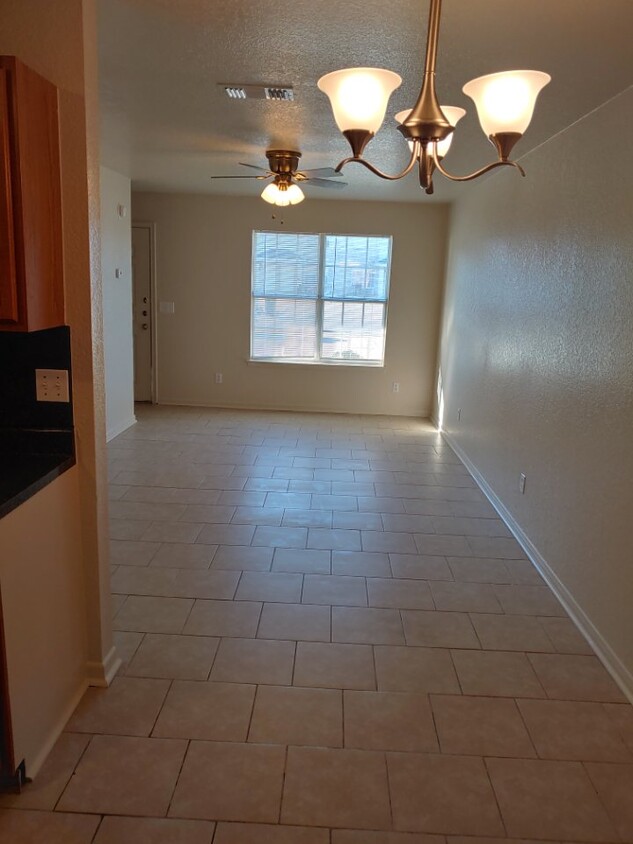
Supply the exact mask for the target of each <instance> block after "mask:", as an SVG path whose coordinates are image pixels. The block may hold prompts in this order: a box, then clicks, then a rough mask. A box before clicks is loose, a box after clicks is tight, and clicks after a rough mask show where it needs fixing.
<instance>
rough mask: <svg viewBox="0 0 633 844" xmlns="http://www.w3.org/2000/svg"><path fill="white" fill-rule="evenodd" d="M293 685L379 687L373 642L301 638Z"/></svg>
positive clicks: (331, 687)
mask: <svg viewBox="0 0 633 844" xmlns="http://www.w3.org/2000/svg"><path fill="white" fill-rule="evenodd" d="M293 685H295V686H310V687H312V688H324V689H375V688H376V675H375V671H374V658H373V654H372V649H371V647H370V646H369V645H339V644H321V643H320V642H298V644H297V656H296V659H295V672H294V679H293Z"/></svg>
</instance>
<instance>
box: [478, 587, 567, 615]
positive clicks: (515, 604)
mask: <svg viewBox="0 0 633 844" xmlns="http://www.w3.org/2000/svg"><path fill="white" fill-rule="evenodd" d="M494 591H495V594H496V596H497V598H498V599H499V603H500V604H501V606H502V607H503V611H504V612H505V613H510V614H513V615H535V616H538V615H543V616H548V615H549V616H565V615H566V613H565V610H564V609H563V607H562V606H561V604H560V603H559V602H558V601H557V599H556V598H555V597H554V593H553V592H552V591H551V590H550V589H549V587H547V586H495V587H494Z"/></svg>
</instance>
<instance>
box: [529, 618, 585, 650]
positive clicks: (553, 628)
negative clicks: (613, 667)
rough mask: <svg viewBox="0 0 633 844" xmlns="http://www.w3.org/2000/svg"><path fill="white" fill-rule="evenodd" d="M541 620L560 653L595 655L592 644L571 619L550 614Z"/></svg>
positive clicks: (555, 648)
mask: <svg viewBox="0 0 633 844" xmlns="http://www.w3.org/2000/svg"><path fill="white" fill-rule="evenodd" d="M539 621H540V623H541V626H542V627H543V628H544V629H545V632H546V633H547V635H548V636H549V638H550V640H551V642H552V644H553V645H554V650H556V651H558V653H561V654H584V655H586V656H587V655H589V656H593V650H592V648H591V645H590V644H589V642H587V640H586V639H585V637H584V636H583V635H582V633H581V632H580V630H578V628H577V627H576V625H575V624H574V622H573V621H572V620H571V619H569V618H555V617H554V616H550V617H548V618H539Z"/></svg>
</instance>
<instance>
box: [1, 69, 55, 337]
mask: <svg viewBox="0 0 633 844" xmlns="http://www.w3.org/2000/svg"><path fill="white" fill-rule="evenodd" d="M63 323H64V286H63V252H62V205H61V185H60V163H59V121H58V108H57V88H56V87H55V86H54V85H52V84H51V83H50V82H48V81H47V80H46V79H44V78H42V77H41V76H40V75H39V74H37V73H35V71H33V70H31V69H30V68H28V67H27V66H26V65H24V64H22V62H20V61H19V59H16V58H14V57H13V56H0V330H3V331H39V330H40V329H43V328H52V327H53V326H56V325H63Z"/></svg>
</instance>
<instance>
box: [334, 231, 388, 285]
mask: <svg viewBox="0 0 633 844" xmlns="http://www.w3.org/2000/svg"><path fill="white" fill-rule="evenodd" d="M390 242H391V239H390V238H388V237H348V236H341V235H326V238H325V257H324V260H325V267H324V289H323V295H324V297H325V298H326V299H380V300H382V301H386V300H387V289H388V286H389V252H390Z"/></svg>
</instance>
